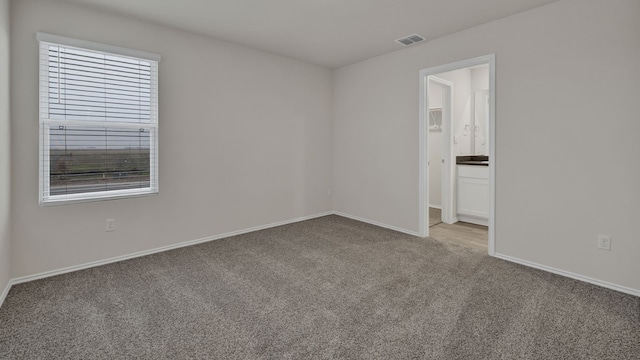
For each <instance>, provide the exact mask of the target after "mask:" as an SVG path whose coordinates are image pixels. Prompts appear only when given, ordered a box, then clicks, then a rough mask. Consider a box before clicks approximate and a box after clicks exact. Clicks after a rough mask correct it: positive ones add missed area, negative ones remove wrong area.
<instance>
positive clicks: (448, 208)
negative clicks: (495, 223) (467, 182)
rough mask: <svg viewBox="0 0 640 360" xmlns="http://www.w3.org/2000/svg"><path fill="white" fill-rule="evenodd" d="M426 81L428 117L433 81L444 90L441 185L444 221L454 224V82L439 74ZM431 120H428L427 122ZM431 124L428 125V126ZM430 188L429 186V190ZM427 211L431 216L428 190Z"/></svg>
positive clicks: (428, 167)
mask: <svg viewBox="0 0 640 360" xmlns="http://www.w3.org/2000/svg"><path fill="white" fill-rule="evenodd" d="M426 81H427V93H426V95H425V96H427V98H426V107H425V108H424V109H425V110H426V111H427V119H428V118H429V108H430V105H429V96H428V94H429V86H431V82H434V83H436V84H438V85H440V86H441V87H442V92H443V98H442V159H443V160H444V162H443V163H442V170H441V173H442V176H441V181H440V183H441V184H442V185H441V187H440V188H441V190H440V192H441V194H442V197H441V199H442V222H444V223H446V224H453V223H455V222H456V221H458V220H457V219H456V218H455V212H454V209H455V207H454V206H453V196H451V194H452V193H453V188H452V186H451V185H452V179H453V172H452V171H453V166H452V165H451V164H452V163H451V161H450V160H451V156H452V154H453V148H452V144H451V139H452V138H453V136H452V135H451V134H453V130H452V128H451V127H452V120H453V106H452V101H453V100H452V99H453V83H452V82H450V81H447V80H444V79H441V78H439V77H437V76H433V75H430V76H427V77H426ZM428 123H429V122H428V121H427V124H428ZM428 126H429V125H427V127H428ZM428 136H429V130H428V129H427V137H428ZM427 155H429V153H428V151H427ZM429 159H430V158H429V157H427V174H426V176H427V182H428V181H429V180H428V179H429V173H430V171H431V168H430V165H429ZM428 189H429V188H428V187H427V190H428ZM426 196H427V200H426V201H427V209H426V211H427V213H426V214H425V217H427V218H428V217H429V216H428V214H429V191H427V194H426Z"/></svg>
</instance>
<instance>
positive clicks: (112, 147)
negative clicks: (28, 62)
mask: <svg viewBox="0 0 640 360" xmlns="http://www.w3.org/2000/svg"><path fill="white" fill-rule="evenodd" d="M38 40H39V41H40V138H41V141H40V203H41V204H56V203H68V202H76V201H94V200H101V199H111V198H120V197H129V196H141V195H149V194H156V193H157V192H158V111H157V109H158V90H157V89H158V61H159V57H157V56H155V55H153V54H149V55H150V56H148V57H147V58H140V57H133V56H130V55H127V54H131V53H135V54H136V55H139V54H145V53H142V52H137V51H135V50H128V49H120V48H116V47H112V46H107V45H101V44H96V43H89V42H85V41H80V40H74V39H68V38H62V37H59V36H55V35H48V34H40V33H39V34H38ZM78 44H79V45H82V46H83V47H78V46H74V45H78ZM101 48H105V49H108V50H109V52H106V51H101V50H100V49H101Z"/></svg>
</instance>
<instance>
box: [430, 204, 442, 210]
mask: <svg viewBox="0 0 640 360" xmlns="http://www.w3.org/2000/svg"><path fill="white" fill-rule="evenodd" d="M429 207H430V208H434V209H438V210H442V206H440V205H433V204H429Z"/></svg>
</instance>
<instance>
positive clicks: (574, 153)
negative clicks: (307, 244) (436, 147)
mask: <svg viewBox="0 0 640 360" xmlns="http://www.w3.org/2000/svg"><path fill="white" fill-rule="evenodd" d="M639 18H640V2H639V1H637V0H615V1H601V0H565V1H560V2H556V3H552V4H550V5H546V6H543V7H539V8H536V9H533V10H530V11H527V12H524V13H520V14H517V15H514V16H511V17H507V18H503V19H500V20H498V21H494V22H491V23H488V24H485V25H482V26H479V27H476V28H472V29H469V30H467V31H463V32H460V33H456V34H453V35H450V36H447V37H444V38H440V39H435V40H432V41H430V42H428V43H426V44H424V45H421V46H416V47H413V48H409V49H406V50H403V51H398V52H394V53H391V54H387V55H384V56H380V57H376V58H373V59H370V60H366V61H363V62H360V63H357V64H354V65H350V66H347V67H344V68H341V69H339V70H337V71H336V73H335V75H334V114H335V115H334V147H333V151H334V156H333V159H334V178H333V188H334V209H335V210H336V211H340V212H344V213H347V214H351V215H353V216H358V217H362V218H367V219H370V220H372V221H377V222H380V223H384V224H388V225H391V226H395V227H400V228H403V229H406V230H408V231H413V232H417V231H418V221H419V219H418V100H419V99H418V89H419V80H418V72H419V70H420V69H424V68H428V67H432V66H437V65H442V64H446V63H450V62H454V61H459V60H463V59H468V58H473V57H476V56H481V55H486V54H490V53H495V54H496V64H497V68H496V81H497V85H496V90H497V95H496V101H497V114H496V137H497V142H496V151H497V153H496V159H495V161H496V192H497V194H496V235H495V236H496V237H495V239H496V251H497V253H499V254H503V255H508V256H511V257H514V258H517V259H521V260H526V261H529V262H532V263H535V264H538V265H544V266H547V267H552V268H555V269H559V270H562V271H565V272H572V273H575V274H579V275H581V276H584V277H590V278H593V279H597V280H600V281H605V282H609V283H611V284H616V285H619V286H624V287H628V288H631V289H636V291H638V290H640V276H638V274H640V237H639V236H638V227H637V219H638V218H640V191H638V184H640V171H638V165H637V164H638V158H639V157H640V150H639V148H638V145H637V143H638V136H639V134H640V121H638V107H637V102H638V99H640V86H639V84H640V66H638V64H640V45H639V44H640V42H639V41H638V40H639V39H640V37H639V36H640V21H638V19H639ZM427 35H428V34H427ZM599 233H601V234H608V235H611V236H612V237H613V240H612V249H611V251H602V250H598V249H597V248H596V239H597V235H598V234H599Z"/></svg>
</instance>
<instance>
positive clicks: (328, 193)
mask: <svg viewBox="0 0 640 360" xmlns="http://www.w3.org/2000/svg"><path fill="white" fill-rule="evenodd" d="M332 192H333V191H332V189H331V188H328V189H327V196H331V193H332Z"/></svg>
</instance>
